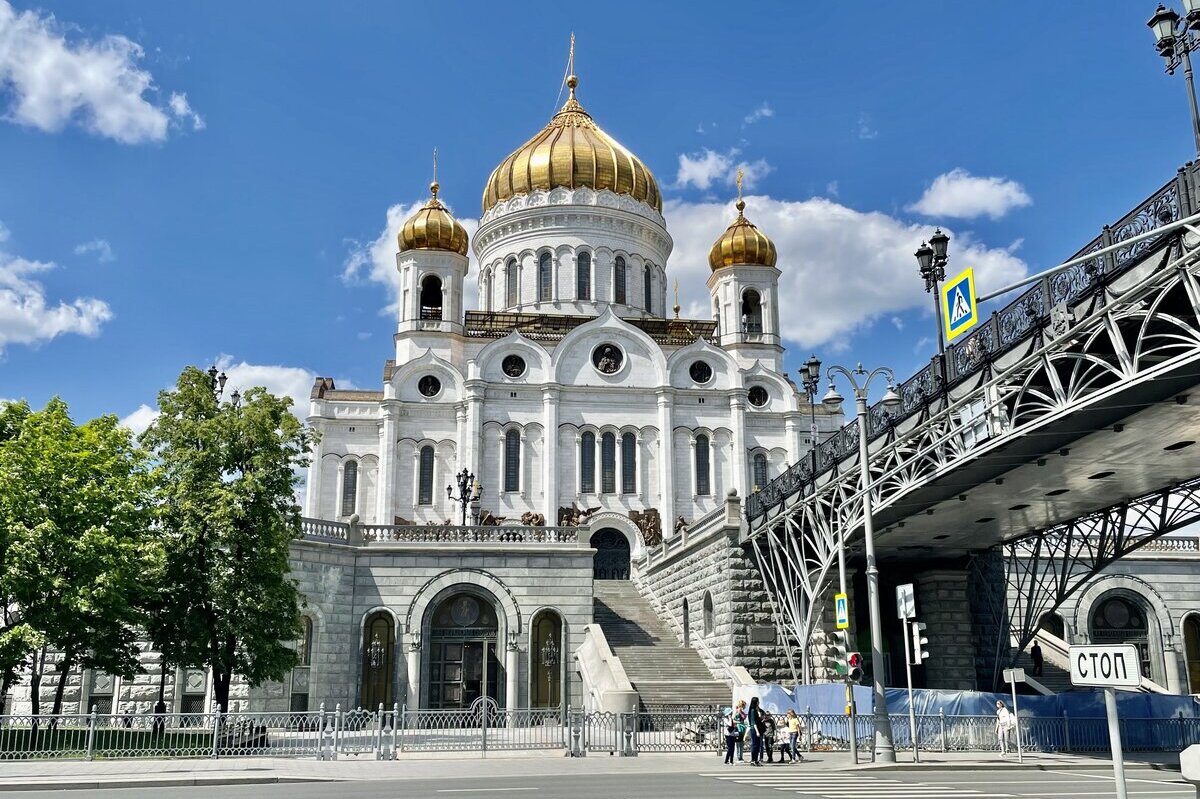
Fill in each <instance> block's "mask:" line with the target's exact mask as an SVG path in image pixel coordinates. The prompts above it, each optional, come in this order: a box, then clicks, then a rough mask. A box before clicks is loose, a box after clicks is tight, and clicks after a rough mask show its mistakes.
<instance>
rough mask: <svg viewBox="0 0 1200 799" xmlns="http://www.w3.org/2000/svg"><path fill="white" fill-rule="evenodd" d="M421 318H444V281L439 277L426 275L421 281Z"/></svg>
mask: <svg viewBox="0 0 1200 799" xmlns="http://www.w3.org/2000/svg"><path fill="white" fill-rule="evenodd" d="M421 318H422V319H441V318H442V279H441V278H440V277H438V276H437V275H426V276H425V279H424V280H422V281H421Z"/></svg>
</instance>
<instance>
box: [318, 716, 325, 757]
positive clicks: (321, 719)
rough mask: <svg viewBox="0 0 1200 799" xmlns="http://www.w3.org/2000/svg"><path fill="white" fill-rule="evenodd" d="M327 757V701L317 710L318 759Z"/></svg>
mask: <svg viewBox="0 0 1200 799" xmlns="http://www.w3.org/2000/svg"><path fill="white" fill-rule="evenodd" d="M324 759H325V703H324V702H322V703H321V707H320V709H319V710H318V711H317V760H324Z"/></svg>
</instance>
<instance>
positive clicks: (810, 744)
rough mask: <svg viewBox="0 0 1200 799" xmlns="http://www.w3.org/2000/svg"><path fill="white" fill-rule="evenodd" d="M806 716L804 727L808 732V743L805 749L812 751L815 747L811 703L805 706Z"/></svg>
mask: <svg viewBox="0 0 1200 799" xmlns="http://www.w3.org/2000/svg"><path fill="white" fill-rule="evenodd" d="M804 718H805V722H804V727H805V730H806V731H807V732H808V744H807V747H806V749H805V751H807V752H811V751H812V748H813V723H812V721H813V718H812V707H810V706H809V705H805V706H804Z"/></svg>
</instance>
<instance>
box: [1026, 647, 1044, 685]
mask: <svg viewBox="0 0 1200 799" xmlns="http://www.w3.org/2000/svg"><path fill="white" fill-rule="evenodd" d="M1029 659H1030V660H1032V661H1033V676H1034V677H1041V676H1042V664H1043V663H1044V662H1045V661H1044V660H1043V659H1042V647H1041V646H1040V645H1039V644H1038V642H1037V641H1034V642H1033V648H1032V649H1030V650H1029Z"/></svg>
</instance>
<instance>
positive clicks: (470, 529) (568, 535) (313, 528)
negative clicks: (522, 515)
mask: <svg viewBox="0 0 1200 799" xmlns="http://www.w3.org/2000/svg"><path fill="white" fill-rule="evenodd" d="M300 529H301V533H302V536H303V538H304V539H305V540H309V541H335V542H343V543H352V544H364V545H370V544H492V545H496V546H499V547H508V546H521V545H531V546H547V545H567V546H571V547H577V546H579V545H580V534H579V531H580V529H581V528H579V527H534V526H529V525H487V526H484V525H470V524H469V525H459V524H404V525H399V524H350V523H349V522H333V521H326V520H323V519H307V518H306V519H302V520H301V522H300ZM584 529H585V531H586V528H584ZM585 542H586V537H585Z"/></svg>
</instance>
